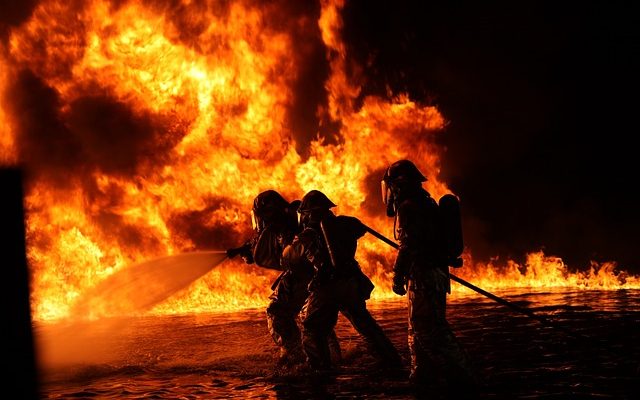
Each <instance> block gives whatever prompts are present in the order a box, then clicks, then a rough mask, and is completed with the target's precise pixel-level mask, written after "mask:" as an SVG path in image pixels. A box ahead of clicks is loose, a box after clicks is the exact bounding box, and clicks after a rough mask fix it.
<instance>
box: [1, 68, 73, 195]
mask: <svg viewBox="0 0 640 400" xmlns="http://www.w3.org/2000/svg"><path fill="white" fill-rule="evenodd" d="M6 98H7V99H9V100H8V101H7V104H6V106H7V109H8V110H9V111H10V114H11V115H12V116H13V118H14V123H15V125H16V126H15V131H16V138H17V140H16V143H17V144H18V153H19V159H20V160H21V162H22V163H24V164H25V165H27V166H29V171H28V172H29V173H30V174H31V173H36V174H43V175H47V176H51V177H52V178H55V177H58V180H59V183H60V184H64V183H65V182H67V180H66V179H65V177H64V176H63V175H64V174H56V172H57V171H60V170H65V171H67V172H68V171H69V169H70V168H71V167H72V166H78V165H81V164H82V157H81V153H82V144H81V143H80V141H79V140H78V138H76V137H75V136H74V135H72V134H71V132H70V131H69V129H68V128H67V127H66V126H65V124H64V121H63V119H62V118H61V116H60V114H59V109H60V108H61V106H62V104H61V102H60V98H59V96H58V93H57V92H56V91H55V90H54V89H52V88H50V87H49V86H47V85H46V84H45V83H44V82H43V81H42V80H40V79H39V78H38V77H37V76H35V75H34V74H33V73H32V72H31V71H29V70H23V71H21V72H20V73H19V74H18V76H17V79H16V80H15V81H13V82H12V83H11V84H10V85H9V87H8V89H7V96H6ZM34 169H35V170H36V171H35V172H34V171H33V170H34Z"/></svg>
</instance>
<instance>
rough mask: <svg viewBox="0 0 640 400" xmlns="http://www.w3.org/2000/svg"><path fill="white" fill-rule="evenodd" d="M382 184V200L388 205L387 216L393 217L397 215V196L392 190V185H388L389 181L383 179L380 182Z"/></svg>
mask: <svg viewBox="0 0 640 400" xmlns="http://www.w3.org/2000/svg"><path fill="white" fill-rule="evenodd" d="M380 186H381V189H382V202H383V203H384V204H385V205H386V206H387V216H388V217H393V216H395V215H396V209H395V202H396V201H395V200H396V199H395V196H394V195H393V192H392V191H391V187H390V186H389V185H387V182H385V181H384V180H383V181H382V182H380Z"/></svg>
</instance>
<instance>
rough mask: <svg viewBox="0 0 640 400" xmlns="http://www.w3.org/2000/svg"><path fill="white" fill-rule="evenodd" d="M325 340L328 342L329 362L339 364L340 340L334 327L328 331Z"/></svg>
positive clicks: (340, 356) (340, 357)
mask: <svg viewBox="0 0 640 400" xmlns="http://www.w3.org/2000/svg"><path fill="white" fill-rule="evenodd" d="M327 342H328V344H329V352H330V353H331V362H332V363H333V364H339V363H340V362H341V361H342V349H341V348H340V342H339V341H338V336H337V335H336V331H335V329H334V330H332V331H331V332H330V333H329V336H328V337H327Z"/></svg>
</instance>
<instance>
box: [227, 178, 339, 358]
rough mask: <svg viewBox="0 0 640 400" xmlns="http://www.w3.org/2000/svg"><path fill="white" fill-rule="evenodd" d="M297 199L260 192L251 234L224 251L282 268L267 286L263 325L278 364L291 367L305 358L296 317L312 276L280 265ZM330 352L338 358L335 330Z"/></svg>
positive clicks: (294, 228) (307, 268) (305, 269)
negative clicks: (265, 313) (289, 199)
mask: <svg viewBox="0 0 640 400" xmlns="http://www.w3.org/2000/svg"><path fill="white" fill-rule="evenodd" d="M299 204H300V201H299V200H295V201H293V202H291V203H289V202H288V201H286V200H285V199H284V198H283V197H282V196H281V195H280V194H279V193H278V192H276V191H275V190H267V191H264V192H262V193H260V194H258V196H256V198H255V199H254V201H253V208H252V210H251V223H252V226H253V230H254V235H253V236H252V238H251V239H250V240H248V241H247V242H246V243H245V244H244V245H243V246H241V247H238V248H235V249H229V250H227V255H228V256H229V257H230V258H233V257H235V256H236V255H240V256H241V257H242V259H243V260H244V261H245V262H246V263H247V264H253V263H255V264H256V265H258V266H260V267H263V268H269V269H275V270H280V271H282V272H281V274H280V276H279V277H278V278H277V279H276V281H275V282H274V284H273V285H272V286H271V289H272V290H273V293H272V294H271V296H270V297H269V298H270V302H269V305H268V307H267V325H268V329H269V333H270V334H271V337H272V338H273V341H274V342H275V343H276V345H277V346H278V347H279V349H280V356H279V361H278V364H279V365H283V366H285V365H289V366H293V365H296V364H300V363H303V362H304V361H305V357H304V353H303V350H302V339H301V334H300V328H299V327H298V322H297V321H298V319H299V318H298V316H299V314H300V310H301V309H302V306H303V304H304V302H305V300H306V298H307V295H308V291H307V286H308V284H309V281H310V279H311V277H312V275H313V269H312V267H311V265H309V264H307V265H301V266H298V268H296V269H295V270H294V269H285V268H284V267H283V266H282V265H281V257H282V251H283V249H284V248H285V247H286V246H287V245H288V244H290V243H291V241H292V240H293V238H294V236H295V234H296V233H297V232H298V220H297V215H296V210H297V207H298V205H299ZM330 343H331V353H332V357H333V358H334V360H339V359H340V346H339V343H338V339H337V337H336V335H335V332H333V331H332V332H331V334H330Z"/></svg>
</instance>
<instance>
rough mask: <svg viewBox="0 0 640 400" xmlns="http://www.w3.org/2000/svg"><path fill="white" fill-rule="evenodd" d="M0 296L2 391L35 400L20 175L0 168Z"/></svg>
mask: <svg viewBox="0 0 640 400" xmlns="http://www.w3.org/2000/svg"><path fill="white" fill-rule="evenodd" d="M0 188H1V191H0V238H1V239H0V263H1V267H0V272H1V273H2V278H1V279H0V293H1V295H0V296H2V297H0V304H1V305H2V306H1V307H2V308H1V309H0V310H1V312H2V314H1V315H0V319H1V320H2V331H3V339H2V350H3V351H2V353H3V354H2V358H1V360H2V361H0V362H1V363H2V364H3V368H2V371H4V372H2V375H1V376H2V377H3V381H4V384H3V385H2V392H3V393H5V394H9V393H12V395H11V396H12V397H14V398H16V399H17V398H20V399H37V398H39V394H40V393H39V386H38V373H37V367H36V358H35V350H34V342H33V330H32V329H33V327H32V322H31V307H30V302H29V271H28V267H27V258H26V247H25V226H24V209H23V193H22V173H21V171H20V170H19V169H15V168H0Z"/></svg>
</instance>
